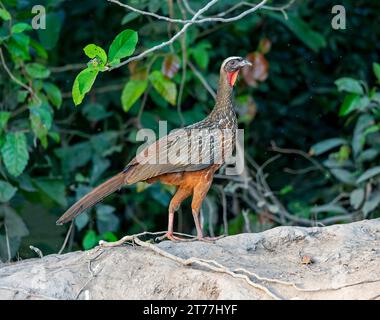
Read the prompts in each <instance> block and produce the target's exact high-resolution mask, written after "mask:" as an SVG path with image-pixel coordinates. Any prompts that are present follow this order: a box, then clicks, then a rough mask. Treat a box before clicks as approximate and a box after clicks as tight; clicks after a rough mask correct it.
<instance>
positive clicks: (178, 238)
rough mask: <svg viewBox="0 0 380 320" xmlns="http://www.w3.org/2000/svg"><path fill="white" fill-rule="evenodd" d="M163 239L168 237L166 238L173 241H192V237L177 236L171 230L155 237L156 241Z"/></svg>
mask: <svg viewBox="0 0 380 320" xmlns="http://www.w3.org/2000/svg"><path fill="white" fill-rule="evenodd" d="M165 239H168V240H171V241H174V242H189V241H194V239H185V238H181V237H177V236H175V235H174V234H173V233H172V232H166V233H165V234H164V235H163V236H161V237H157V238H156V241H162V240H165Z"/></svg>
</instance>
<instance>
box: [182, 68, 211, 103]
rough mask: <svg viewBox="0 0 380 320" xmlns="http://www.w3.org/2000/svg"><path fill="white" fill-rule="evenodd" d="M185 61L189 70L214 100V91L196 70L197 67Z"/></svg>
mask: <svg viewBox="0 0 380 320" xmlns="http://www.w3.org/2000/svg"><path fill="white" fill-rule="evenodd" d="M187 63H188V65H189V67H190V69H191V71H193V73H194V74H195V75H196V76H197V78H198V79H199V81H200V82H201V83H202V84H203V86H204V87H205V89H206V90H207V91H208V93H210V95H211V96H212V97H213V98H214V100H216V93H215V91H214V90H213V89H212V88H211V86H210V85H209V84H208V82H207V80H206V79H205V78H204V77H203V76H202V74H201V73H200V72H199V71H198V69H197V68H196V67H195V66H194V65H193V64H192V63H191V61H188V62H187Z"/></svg>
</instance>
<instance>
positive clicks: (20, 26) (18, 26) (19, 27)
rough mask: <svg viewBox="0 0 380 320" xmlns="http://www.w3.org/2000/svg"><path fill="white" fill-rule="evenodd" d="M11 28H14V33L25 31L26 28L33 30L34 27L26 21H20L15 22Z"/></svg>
mask: <svg viewBox="0 0 380 320" xmlns="http://www.w3.org/2000/svg"><path fill="white" fill-rule="evenodd" d="M11 30H12V33H21V32H24V31H25V30H32V27H31V26H30V25H29V24H27V23H25V22H20V23H16V24H14V25H13V26H12V29H11Z"/></svg>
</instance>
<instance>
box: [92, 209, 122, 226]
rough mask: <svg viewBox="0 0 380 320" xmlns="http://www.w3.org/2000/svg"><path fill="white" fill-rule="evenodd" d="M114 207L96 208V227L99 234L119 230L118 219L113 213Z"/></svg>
mask: <svg viewBox="0 0 380 320" xmlns="http://www.w3.org/2000/svg"><path fill="white" fill-rule="evenodd" d="M114 211H115V208H114V207H111V206H108V205H99V206H98V207H97V208H96V226H97V227H98V230H99V232H100V233H105V232H108V231H111V232H112V231H117V229H118V228H119V224H120V221H119V218H118V217H117V216H116V215H115V214H114V213H113V212H114Z"/></svg>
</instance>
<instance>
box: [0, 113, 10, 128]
mask: <svg viewBox="0 0 380 320" xmlns="http://www.w3.org/2000/svg"><path fill="white" fill-rule="evenodd" d="M10 116H11V113H10V112H7V111H0V133H1V132H2V131H3V130H4V129H5V127H6V126H7V123H8V120H9V118H10Z"/></svg>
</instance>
